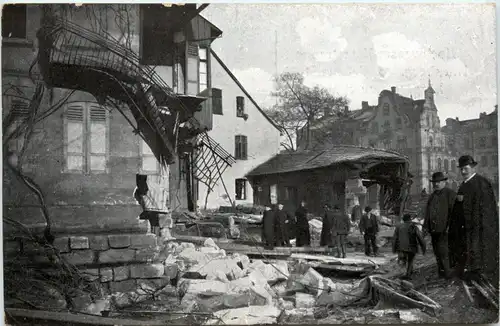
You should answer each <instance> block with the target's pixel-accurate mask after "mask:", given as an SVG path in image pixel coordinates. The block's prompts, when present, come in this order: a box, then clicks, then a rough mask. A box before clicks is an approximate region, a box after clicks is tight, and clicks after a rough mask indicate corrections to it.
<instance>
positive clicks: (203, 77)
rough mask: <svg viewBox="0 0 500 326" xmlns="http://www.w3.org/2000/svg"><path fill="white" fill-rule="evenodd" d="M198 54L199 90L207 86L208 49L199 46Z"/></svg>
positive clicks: (201, 90)
mask: <svg viewBox="0 0 500 326" xmlns="http://www.w3.org/2000/svg"><path fill="white" fill-rule="evenodd" d="M198 52H199V56H200V92H203V91H204V90H205V89H207V88H208V50H207V48H199V51H198Z"/></svg>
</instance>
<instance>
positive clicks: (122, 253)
mask: <svg viewBox="0 0 500 326" xmlns="http://www.w3.org/2000/svg"><path fill="white" fill-rule="evenodd" d="M134 259H135V250H134V249H109V250H106V251H101V252H99V262H100V263H104V264H106V263H127V262H131V261H134Z"/></svg>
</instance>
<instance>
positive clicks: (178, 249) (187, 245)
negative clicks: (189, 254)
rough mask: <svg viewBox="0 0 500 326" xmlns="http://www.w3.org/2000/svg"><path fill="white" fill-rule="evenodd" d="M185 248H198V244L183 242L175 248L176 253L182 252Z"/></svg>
mask: <svg viewBox="0 0 500 326" xmlns="http://www.w3.org/2000/svg"><path fill="white" fill-rule="evenodd" d="M184 249H196V246H195V245H194V244H193V243H191V242H181V243H180V244H179V245H177V246H176V248H175V252H174V254H175V255H178V254H180V253H181V252H182V251H183V250H184Z"/></svg>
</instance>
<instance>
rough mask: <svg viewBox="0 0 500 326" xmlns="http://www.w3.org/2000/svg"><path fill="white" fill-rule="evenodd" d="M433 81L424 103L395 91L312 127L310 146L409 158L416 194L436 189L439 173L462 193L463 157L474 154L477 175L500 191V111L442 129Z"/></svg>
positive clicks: (300, 142) (302, 145)
mask: <svg viewBox="0 0 500 326" xmlns="http://www.w3.org/2000/svg"><path fill="white" fill-rule="evenodd" d="M434 94H435V91H434V89H433V88H432V85H431V82H430V81H429V85H428V87H427V89H426V90H425V91H424V99H418V100H414V99H413V98H412V97H405V96H402V95H400V94H398V93H397V89H396V87H391V90H383V91H382V92H381V93H380V95H379V99H378V103H377V105H374V106H371V105H369V104H368V102H362V104H361V109H359V110H354V111H349V109H348V108H346V110H345V112H342V113H340V114H339V115H337V116H327V117H323V118H322V119H319V120H318V121H316V122H315V123H314V124H313V125H312V126H311V128H310V130H311V136H310V139H311V140H312V141H311V142H310V143H309V144H308V146H309V148H315V147H318V146H323V145H324V144H352V145H358V146H364V147H372V148H381V149H386V150H391V151H395V152H398V153H401V154H404V155H406V156H407V157H408V158H409V160H410V172H411V173H412V175H413V176H414V178H413V181H414V183H413V187H412V194H413V195H418V194H420V192H421V191H422V190H423V189H424V188H425V189H426V191H427V192H429V191H430V190H431V189H432V185H431V183H430V178H431V176H432V173H434V172H436V171H445V172H447V173H448V175H449V186H450V187H452V188H457V187H458V184H459V182H460V180H461V177H460V174H459V171H458V169H457V162H458V158H459V157H460V156H461V155H464V154H470V155H473V157H474V158H475V159H476V160H477V161H478V163H479V165H478V171H479V173H481V174H483V175H484V176H485V177H487V178H489V179H490V180H491V181H492V182H493V183H494V188H495V190H496V189H497V188H498V146H497V139H498V138H497V137H498V136H497V108H495V110H494V112H492V113H490V114H486V113H481V114H480V117H479V118H478V119H474V120H466V121H458V119H447V120H446V126H444V127H441V122H440V119H439V116H438V108H437V106H436V103H435V99H434ZM304 130H305V128H303V129H302V131H301V133H299V136H298V138H297V143H298V148H299V150H301V149H302V150H303V149H305V148H306V144H305V141H304V139H305V137H303V132H304Z"/></svg>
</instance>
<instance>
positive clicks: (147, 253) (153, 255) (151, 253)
mask: <svg viewBox="0 0 500 326" xmlns="http://www.w3.org/2000/svg"><path fill="white" fill-rule="evenodd" d="M160 256H161V255H160V248H159V247H156V248H151V249H136V251H135V260H136V261H138V262H143V263H156V262H159V261H160Z"/></svg>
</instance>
